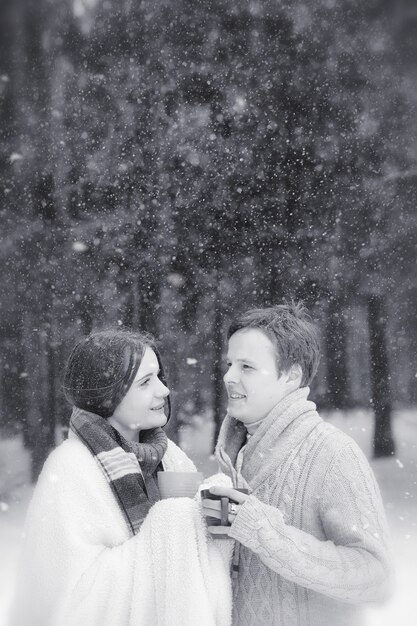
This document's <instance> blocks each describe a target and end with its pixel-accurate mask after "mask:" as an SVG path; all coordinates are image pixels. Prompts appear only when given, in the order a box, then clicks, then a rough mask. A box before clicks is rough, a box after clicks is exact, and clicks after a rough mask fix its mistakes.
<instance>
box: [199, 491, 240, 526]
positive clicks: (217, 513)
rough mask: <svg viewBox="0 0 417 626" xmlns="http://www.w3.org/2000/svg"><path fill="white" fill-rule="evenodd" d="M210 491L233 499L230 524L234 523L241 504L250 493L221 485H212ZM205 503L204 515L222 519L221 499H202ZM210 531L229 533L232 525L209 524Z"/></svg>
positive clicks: (229, 508)
mask: <svg viewBox="0 0 417 626" xmlns="http://www.w3.org/2000/svg"><path fill="white" fill-rule="evenodd" d="M210 493H212V494H213V495H216V496H219V498H222V497H226V498H229V499H230V500H232V502H230V503H229V507H228V515H227V521H228V523H229V524H233V522H234V520H235V517H236V515H237V514H238V512H239V509H240V506H241V505H242V504H243V503H244V502H245V501H246V499H247V498H248V495H247V494H246V493H242V492H240V491H237V490H236V489H233V488H231V487H221V486H214V487H210ZM202 505H203V515H204V516H205V517H214V518H216V519H221V518H222V514H221V505H222V503H221V500H220V499H219V500H210V499H208V498H204V499H203V501H202ZM208 529H209V532H210V533H211V534H212V535H213V536H216V535H223V536H224V535H228V534H229V530H230V526H209V527H208Z"/></svg>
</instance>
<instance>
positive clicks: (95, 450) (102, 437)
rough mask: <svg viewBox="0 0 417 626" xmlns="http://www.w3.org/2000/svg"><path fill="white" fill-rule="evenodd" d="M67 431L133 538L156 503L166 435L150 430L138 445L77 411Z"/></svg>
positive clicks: (97, 418) (105, 423) (99, 419)
mask: <svg viewBox="0 0 417 626" xmlns="http://www.w3.org/2000/svg"><path fill="white" fill-rule="evenodd" d="M70 430H71V431H72V432H73V433H75V435H76V436H77V437H78V438H79V439H80V440H81V441H82V442H83V443H84V445H86V446H87V448H88V449H89V450H90V452H91V454H92V455H93V456H94V458H95V460H96V461H97V463H98V465H99V467H100V469H101V471H102V472H103V473H104V475H105V477H106V479H107V481H108V483H109V484H110V487H111V489H112V491H113V494H114V496H115V498H116V501H117V503H118V505H119V507H120V510H121V512H122V513H123V516H124V518H125V520H126V523H127V525H128V528H129V532H130V534H131V535H132V536H133V535H135V534H136V533H137V532H138V531H139V529H140V527H141V525H142V522H143V520H144V519H145V517H146V515H147V513H148V511H149V509H150V508H151V506H152V505H153V504H155V502H157V501H158V500H160V495H159V489H158V485H157V482H156V471H157V469H158V467H159V466H160V463H161V461H162V457H163V456H164V454H165V451H166V449H167V443H168V442H167V436H166V434H165V433H164V431H163V430H162V428H153V429H151V430H144V431H141V439H142V441H141V442H140V443H136V442H132V441H127V440H126V439H125V438H124V437H122V436H121V434H120V433H119V432H118V431H117V430H116V429H115V428H113V427H112V426H111V425H110V424H109V423H108V421H107V420H106V419H105V418H104V417H101V416H100V415H96V414H95V413H90V412H88V411H84V410H82V409H79V408H77V407H74V409H73V412H72V415H71V420H70ZM160 469H162V466H161V467H160Z"/></svg>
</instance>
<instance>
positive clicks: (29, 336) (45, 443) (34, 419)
mask: <svg viewBox="0 0 417 626" xmlns="http://www.w3.org/2000/svg"><path fill="white" fill-rule="evenodd" d="M35 319H36V317H35V316H34V315H31V314H30V313H27V314H26V315H25V319H24V329H23V349H24V353H25V371H26V372H27V378H26V382H27V387H26V389H27V407H28V410H27V416H26V425H27V433H26V442H27V444H28V447H29V449H30V452H31V458H32V472H31V477H32V481H33V482H35V481H36V480H37V478H38V476H39V473H40V471H41V469H42V466H43V464H44V462H45V460H46V457H47V456H48V454H49V452H50V451H51V449H52V448H53V446H54V444H55V414H54V413H53V412H52V411H50V406H49V405H50V397H51V392H50V390H49V387H50V385H49V382H50V375H51V373H50V371H49V367H50V363H49V362H48V360H49V359H48V337H47V335H46V333H45V332H44V331H43V329H41V327H39V326H38V327H36V323H35Z"/></svg>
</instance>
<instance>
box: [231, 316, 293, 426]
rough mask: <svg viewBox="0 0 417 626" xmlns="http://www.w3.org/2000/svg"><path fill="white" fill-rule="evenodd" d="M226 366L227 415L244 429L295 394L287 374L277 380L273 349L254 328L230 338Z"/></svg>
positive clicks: (266, 338)
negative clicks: (244, 426)
mask: <svg viewBox="0 0 417 626" xmlns="http://www.w3.org/2000/svg"><path fill="white" fill-rule="evenodd" d="M227 364H228V370H227V372H226V374H225V376H224V382H225V385H226V389H227V395H228V405H227V411H228V413H229V414H230V415H231V416H232V417H234V418H235V419H237V420H239V421H241V422H243V423H244V424H246V425H248V424H251V423H254V422H258V421H259V420H261V419H263V418H264V417H266V416H267V415H268V413H269V412H270V411H271V409H273V407H274V406H275V405H276V404H278V402H279V401H280V400H282V399H283V398H285V396H286V395H288V393H290V392H291V391H293V390H294V384H293V383H291V382H290V381H289V375H288V372H287V373H282V374H281V375H280V376H278V373H277V365H276V356H275V352H274V346H273V344H272V342H271V341H270V339H268V337H267V336H266V335H265V334H264V333H263V332H262V331H261V330H259V329H257V328H244V329H242V330H238V331H237V332H235V333H234V334H233V335H232V336H231V337H230V339H229V346H228V351H227Z"/></svg>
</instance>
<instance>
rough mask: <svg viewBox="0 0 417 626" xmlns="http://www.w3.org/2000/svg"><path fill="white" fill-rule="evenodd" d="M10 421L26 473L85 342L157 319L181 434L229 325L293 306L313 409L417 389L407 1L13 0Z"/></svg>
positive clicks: (217, 381)
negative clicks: (310, 354) (300, 316)
mask: <svg viewBox="0 0 417 626" xmlns="http://www.w3.org/2000/svg"><path fill="white" fill-rule="evenodd" d="M0 29H1V32H0V42H1V44H0V45H1V54H0V133H1V145H0V177H1V181H2V185H1V190H0V194H1V195H0V214H1V233H2V239H1V241H2V244H1V248H0V258H1V267H2V272H1V277H0V281H1V282H0V288H1V293H2V298H1V328H0V344H1V354H2V358H1V361H0V426H1V429H2V430H3V431H6V432H10V431H12V432H16V431H20V430H21V431H22V433H23V436H24V440H25V445H26V446H27V447H28V448H29V449H30V450H32V453H33V477H34V478H35V477H36V475H37V473H38V471H39V467H40V466H41V464H42V462H43V460H44V458H45V455H46V454H47V452H48V450H49V449H50V448H51V447H52V446H53V445H54V441H55V433H56V428H57V426H59V425H64V426H65V424H66V423H67V420H68V407H67V405H66V403H65V401H64V399H63V396H62V392H61V387H60V384H61V383H60V381H61V375H62V366H63V363H64V362H65V358H66V356H67V354H68V352H69V350H70V348H71V347H72V345H73V343H74V342H75V340H76V339H77V338H78V337H79V336H81V335H82V334H84V333H88V332H89V331H90V330H91V329H92V328H97V327H103V326H110V325H121V324H123V325H126V326H129V327H133V328H136V327H142V328H146V329H148V330H149V331H151V332H153V333H155V334H156V336H157V337H158V338H159V340H160V342H161V346H162V349H163V353H164V356H165V358H166V360H167V362H168V365H169V367H168V370H169V378H170V385H171V388H172V390H173V393H172V396H173V401H174V406H175V417H176V423H175V420H174V423H173V426H172V427H171V431H172V432H171V435H172V436H174V437H175V434H176V427H177V425H178V423H180V424H181V423H187V421H190V420H192V418H193V416H195V415H196V414H198V415H203V416H207V418H209V417H210V416H214V418H215V419H216V420H219V418H221V416H222V415H223V408H222V402H223V398H222V382H221V378H222V374H223V371H222V368H223V363H222V351H223V348H224V330H225V328H226V325H227V322H228V320H229V319H230V317H231V316H232V315H233V314H234V313H235V312H237V311H240V310H242V309H244V308H247V307H249V306H253V305H260V306H262V305H268V304H270V303H278V302H280V301H282V299H283V298H291V297H294V298H297V299H298V298H302V299H303V300H304V301H305V303H306V304H307V306H308V307H309V308H310V309H311V311H312V313H313V316H314V318H315V319H316V320H317V321H318V322H319V324H320V329H321V334H322V345H323V352H324V355H323V359H322V364H321V369H320V372H319V375H318V377H317V380H316V382H315V385H314V388H313V397H314V399H315V400H316V402H317V403H318V406H319V407H320V408H326V407H329V408H346V407H354V406H360V407H371V408H374V409H375V412H376V423H377V431H376V438H375V439H376V440H375V453H376V456H379V455H385V454H391V453H392V452H393V450H394V446H395V442H393V441H392V438H391V432H390V425H389V419H390V413H391V408H392V406H394V407H402V406H409V405H413V404H415V403H416V402H417V356H416V352H417V323H416V322H417V319H416V310H417V275H416V272H415V260H416V241H417V214H416V211H415V205H416V199H417V142H416V138H417V116H416V112H417V84H416V77H417V63H415V62H414V61H415V57H416V53H417V7H416V4H415V3H414V2H413V0H402V1H400V0H397V1H392V0H314V1H312V2H310V3H306V2H302V1H301V0H280V1H279V2H277V1H276V0H259V1H257V0H253V1H247V0H228V1H227V2H226V1H225V0H205V1H199V2H197V1H196V0H176V1H175V2H173V1H172V0H118V1H117V2H116V1H112V0H3V2H2V4H1V21H0Z"/></svg>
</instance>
